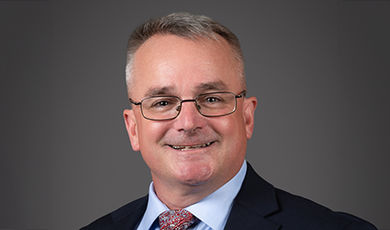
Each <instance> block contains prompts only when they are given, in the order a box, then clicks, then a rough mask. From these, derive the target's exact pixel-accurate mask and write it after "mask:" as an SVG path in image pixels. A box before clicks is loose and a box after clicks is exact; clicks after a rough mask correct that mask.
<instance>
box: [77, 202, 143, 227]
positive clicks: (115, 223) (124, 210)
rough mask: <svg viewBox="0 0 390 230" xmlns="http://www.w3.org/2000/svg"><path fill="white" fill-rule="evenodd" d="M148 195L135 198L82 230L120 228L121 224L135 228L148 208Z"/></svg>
mask: <svg viewBox="0 0 390 230" xmlns="http://www.w3.org/2000/svg"><path fill="white" fill-rule="evenodd" d="M147 200H148V199H147V196H144V197H141V198H139V199H137V200H134V201H132V202H130V203H128V204H126V205H124V206H122V207H120V208H118V209H117V210H115V211H113V212H111V213H109V214H106V215H105V216H102V217H100V218H99V219H97V220H95V221H93V222H92V223H90V224H89V225H87V226H85V227H82V228H81V229H80V230H108V229H120V228H119V226H126V227H128V228H127V229H132V228H134V227H135V226H136V225H137V224H138V222H139V220H140V218H141V217H142V215H143V214H144V212H145V210H146V205H147Z"/></svg>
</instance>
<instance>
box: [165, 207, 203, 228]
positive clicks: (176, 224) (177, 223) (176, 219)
mask: <svg viewBox="0 0 390 230" xmlns="http://www.w3.org/2000/svg"><path fill="white" fill-rule="evenodd" d="M158 220H159V223H160V229H161V230H185V229H188V228H189V227H190V226H191V225H192V224H193V223H195V221H196V217H194V216H193V215H192V214H191V213H190V212H189V211H187V210H184V209H176V210H168V211H165V212H163V213H161V214H160V216H159V217H158Z"/></svg>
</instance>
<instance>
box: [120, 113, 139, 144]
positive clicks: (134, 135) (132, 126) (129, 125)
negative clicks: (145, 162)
mask: <svg viewBox="0 0 390 230" xmlns="http://www.w3.org/2000/svg"><path fill="white" fill-rule="evenodd" d="M123 118H124V120H125V124H126V130H127V134H128V135H129V139H130V143H131V147H132V148H133V150H134V151H139V136H138V130H137V121H136V119H135V115H134V110H131V109H125V110H124V111H123Z"/></svg>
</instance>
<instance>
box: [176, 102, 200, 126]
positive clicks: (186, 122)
mask: <svg viewBox="0 0 390 230" xmlns="http://www.w3.org/2000/svg"><path fill="white" fill-rule="evenodd" d="M196 106H198V105H197V104H196V103H195V101H193V100H184V101H183V102H182V103H181V107H180V113H179V115H178V116H177V117H176V119H175V124H174V126H175V128H176V129H177V130H179V131H194V130H196V129H199V128H202V127H203V126H204V124H205V117H204V116H203V115H202V114H200V113H199V111H198V109H197V108H196Z"/></svg>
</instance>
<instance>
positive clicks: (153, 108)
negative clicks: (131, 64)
mask: <svg viewBox="0 0 390 230" xmlns="http://www.w3.org/2000/svg"><path fill="white" fill-rule="evenodd" d="M245 95H246V91H245V90H244V91H242V92H241V93H239V94H237V95H236V94H234V93H232V92H212V93H204V94H199V95H198V96H196V97H195V98H194V99H187V100H182V99H180V98H179V97H176V96H152V97H147V98H144V99H142V100H141V101H140V102H135V101H133V100H132V99H131V98H129V100H130V102H131V103H132V104H134V105H140V107H141V113H142V116H143V117H144V118H145V119H148V120H152V121H164V120H172V119H175V118H176V117H177V116H179V114H180V111H181V107H182V104H183V102H194V103H195V107H196V109H197V110H198V112H199V113H200V114H202V115H203V116H205V117H220V116H226V115H229V114H231V113H234V111H236V108H237V98H242V97H245Z"/></svg>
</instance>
